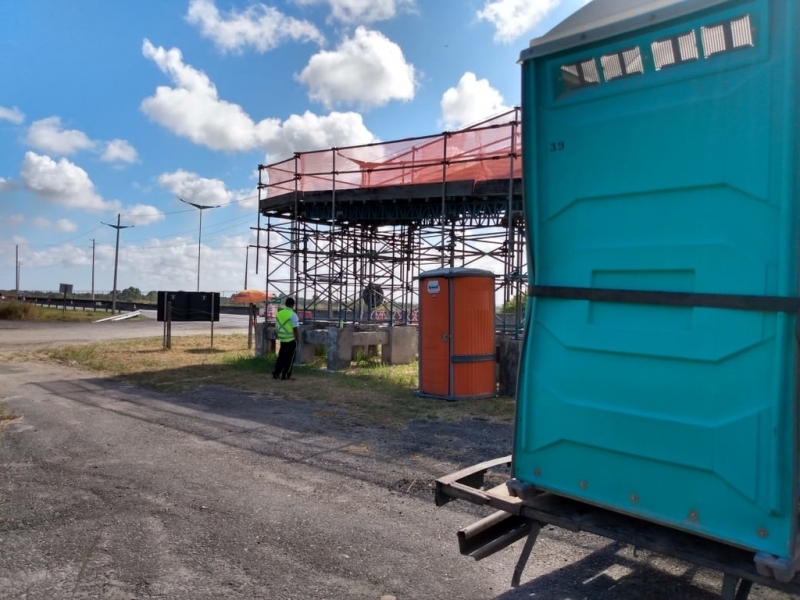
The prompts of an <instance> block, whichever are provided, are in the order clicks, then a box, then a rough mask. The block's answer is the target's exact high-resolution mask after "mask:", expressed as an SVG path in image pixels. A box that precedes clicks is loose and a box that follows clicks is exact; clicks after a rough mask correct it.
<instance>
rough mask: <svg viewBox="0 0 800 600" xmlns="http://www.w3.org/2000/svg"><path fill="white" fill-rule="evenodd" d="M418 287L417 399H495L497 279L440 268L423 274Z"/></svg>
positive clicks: (476, 272) (486, 274)
mask: <svg viewBox="0 0 800 600" xmlns="http://www.w3.org/2000/svg"><path fill="white" fill-rule="evenodd" d="M419 282H420V286H419V295H420V302H419V392H418V393H419V395H422V396H432V397H436V398H443V399H446V400H456V399H465V398H485V397H488V396H493V395H494V394H495V392H496V378H495V362H496V361H495V342H494V274H493V273H491V272H490V271H484V270H480V269H465V268H461V269H437V270H434V271H428V272H426V273H422V274H421V275H420V277H419Z"/></svg>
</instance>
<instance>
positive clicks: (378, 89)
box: [297, 27, 417, 107]
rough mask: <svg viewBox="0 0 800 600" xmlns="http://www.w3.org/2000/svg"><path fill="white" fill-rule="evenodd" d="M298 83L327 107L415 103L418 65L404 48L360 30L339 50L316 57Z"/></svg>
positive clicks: (319, 53)
mask: <svg viewBox="0 0 800 600" xmlns="http://www.w3.org/2000/svg"><path fill="white" fill-rule="evenodd" d="M297 79H298V80H299V81H301V82H302V83H304V84H305V85H306V86H308V90H309V97H310V98H311V99H312V100H316V101H319V102H322V103H323V104H324V105H325V106H326V107H331V106H333V105H336V104H355V105H358V106H361V107H370V106H382V105H384V104H386V103H387V102H389V101H390V100H413V98H414V93H415V92H416V87H417V79H416V71H415V69H414V65H412V64H410V63H408V62H406V59H405V56H403V50H402V49H401V48H400V46H398V45H397V44H396V43H395V42H393V41H392V40H390V39H389V38H387V37H386V36H385V35H383V34H382V33H380V32H379V31H372V30H369V29H366V28H365V27H358V28H357V29H356V31H355V33H354V34H353V37H351V38H345V40H344V41H343V42H342V43H341V44H339V46H338V47H337V48H336V50H332V51H328V50H322V51H320V52H318V53H317V54H315V55H314V56H312V57H311V59H310V60H309V61H308V65H306V67H305V68H304V69H303V70H302V72H301V73H300V74H299V75H298V76H297Z"/></svg>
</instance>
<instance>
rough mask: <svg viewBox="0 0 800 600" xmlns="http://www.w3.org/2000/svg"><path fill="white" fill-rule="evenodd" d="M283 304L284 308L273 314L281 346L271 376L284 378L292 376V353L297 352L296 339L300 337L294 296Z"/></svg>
mask: <svg viewBox="0 0 800 600" xmlns="http://www.w3.org/2000/svg"><path fill="white" fill-rule="evenodd" d="M284 305H285V308H282V309H281V310H279V311H278V314H277V315H275V326H276V329H277V335H278V341H279V342H280V343H281V348H280V350H279V351H278V360H276V361H275V369H274V370H273V371H272V378H273V379H278V378H280V379H284V380H285V379H291V378H292V365H294V355H295V353H296V352H297V341H298V340H299V339H300V333H299V330H298V327H299V326H300V322H299V320H298V319H297V313H295V312H294V298H287V299H286V302H284Z"/></svg>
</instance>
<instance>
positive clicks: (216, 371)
mask: <svg viewBox="0 0 800 600" xmlns="http://www.w3.org/2000/svg"><path fill="white" fill-rule="evenodd" d="M161 346H162V340H161V339H160V338H148V339H138V340H125V341H115V342H107V343H99V344H89V345H75V346H63V347H59V348H50V349H45V350H40V351H37V352H35V355H37V356H40V357H44V358H46V359H49V360H55V361H58V362H62V363H67V364H69V365H72V366H80V367H82V368H86V369H90V370H93V371H98V372H102V373H105V374H108V375H114V376H120V377H124V378H125V379H127V380H130V381H133V382H135V383H137V384H139V385H142V386H144V387H149V388H152V389H156V390H160V391H167V392H186V391H191V390H192V389H196V388H197V387H198V386H201V385H212V384H213V385H222V386H228V387H232V388H237V389H243V390H248V391H252V392H255V393H265V392H277V393H279V394H280V395H281V396H282V397H285V398H286V399H288V400H313V401H316V402H319V403H320V404H321V405H322V406H323V408H322V413H323V414H324V415H325V416H326V417H329V418H334V419H336V420H340V421H345V422H351V423H372V424H381V425H387V426H401V425H403V424H405V423H406V422H408V421H409V420H413V419H443V420H447V421H453V420H457V419H459V418H462V417H466V416H468V417H482V418H488V419H492V420H499V421H503V422H511V421H512V420H513V416H514V400H513V399H512V398H506V397H496V398H486V399H482V400H465V401H459V402H444V401H441V400H434V399H430V398H418V397H416V396H415V395H414V394H413V392H414V390H416V389H417V385H418V384H417V373H418V371H417V368H418V367H417V364H416V363H414V364H411V365H398V366H386V365H383V364H382V363H381V362H380V359H378V358H368V357H364V356H359V357H358V358H357V360H355V361H353V364H352V366H351V368H350V369H348V370H346V371H339V372H329V371H327V370H326V369H325V359H324V357H317V359H316V361H314V362H312V363H309V364H306V365H302V366H299V367H295V369H294V371H293V373H292V376H293V377H294V378H295V379H294V380H293V381H275V380H273V379H272V376H271V374H270V373H271V371H272V368H273V366H274V364H275V356H274V355H267V356H262V357H253V356H252V355H251V354H250V353H249V352H248V351H247V336H245V335H223V336H220V335H217V336H215V337H214V350H213V351H211V350H210V347H209V346H210V339H209V337H208V336H186V337H175V338H173V339H172V349H171V350H163V349H162V347H161Z"/></svg>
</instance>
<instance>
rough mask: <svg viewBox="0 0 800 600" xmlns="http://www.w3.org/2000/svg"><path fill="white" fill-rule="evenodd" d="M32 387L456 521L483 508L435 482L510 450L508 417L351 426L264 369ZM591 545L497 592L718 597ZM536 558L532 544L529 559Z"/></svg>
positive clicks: (686, 575) (688, 599)
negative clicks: (260, 383) (233, 379)
mask: <svg viewBox="0 0 800 600" xmlns="http://www.w3.org/2000/svg"><path fill="white" fill-rule="evenodd" d="M174 375H175V377H176V378H183V379H186V378H187V375H191V376H194V377H200V375H198V371H197V370H196V369H194V370H191V371H189V373H187V370H186V369H176V370H175V373H174ZM320 384H321V385H324V379H320ZM37 385H39V387H41V388H42V389H44V390H46V391H47V392H49V393H51V394H54V395H57V396H60V397H63V398H67V399H69V400H72V401H73V402H76V403H78V404H81V405H84V406H86V407H93V408H96V409H101V410H105V411H110V412H113V413H116V414H119V415H124V416H126V417H128V418H131V419H137V420H140V421H142V422H146V423H150V424H154V425H157V426H160V427H163V428H165V430H166V431H167V432H168V431H180V432H183V433H186V434H190V435H192V436H197V437H198V438H201V439H202V440H204V441H207V442H212V443H219V444H224V445H227V446H230V447H233V448H237V449H241V450H243V451H247V452H255V453H259V454H261V455H264V456H270V457H273V458H277V459H280V460H285V461H288V462H295V463H303V464H305V465H312V466H314V467H315V468H318V469H323V470H326V471H329V472H331V473H335V474H339V475H342V476H345V477H346V478H347V479H348V480H350V481H354V482H355V481H362V482H368V483H370V484H374V485H377V486H381V487H383V488H385V489H387V490H388V493H390V494H401V495H412V496H416V497H418V498H421V499H423V500H425V501H427V502H430V503H431V507H432V511H435V510H456V511H458V512H460V513H463V514H464V525H467V524H469V523H470V522H472V521H474V520H475V517H477V516H480V515H484V514H486V513H485V512H484V511H483V509H481V508H480V507H473V506H472V505H468V504H466V503H453V504H450V505H448V506H447V507H444V508H441V509H435V508H433V482H434V480H435V479H436V478H437V477H439V476H441V475H444V474H447V473H449V472H452V471H454V470H457V469H458V468H462V467H465V466H468V465H471V464H474V463H477V462H481V461H484V460H488V459H491V458H496V457H499V456H503V455H506V454H509V453H510V451H511V440H512V427H511V425H507V424H499V423H495V422H491V421H488V420H481V419H474V418H473V419H463V420H460V421H454V422H444V421H425V420H421V421H414V422H410V423H409V424H408V425H407V426H406V427H405V428H403V429H396V428H389V427H381V426H368V425H362V424H353V423H351V422H348V421H347V420H346V419H338V418H335V416H334V418H331V416H330V414H328V413H327V411H326V407H325V406H323V405H321V404H318V403H314V402H308V401H298V400H286V399H285V397H283V396H282V391H281V386H282V385H287V383H282V382H276V381H273V380H272V378H271V377H269V375H268V374H265V375H264V388H263V391H262V392H261V393H252V392H248V391H244V390H238V389H232V388H227V387H222V386H217V385H208V386H200V387H199V388H197V389H195V390H193V391H192V392H189V393H179V394H173V393H159V392H155V391H152V390H148V389H144V388H140V387H138V386H136V385H134V384H131V383H129V382H127V381H125V380H124V379H119V378H90V379H77V380H57V381H51V382H47V383H40V384H37ZM431 401H432V402H436V400H431ZM455 533H456V532H455V531H453V537H452V543H453V547H454V548H455V547H456V543H457V542H456V536H455ZM547 535H551V536H555V538H559V537H561V538H562V539H565V540H566V539H568V536H570V535H572V534H567V533H565V532H559V531H555V532H552V530H551V532H548V534H547ZM567 543H568V542H567ZM595 543H597V546H595V547H599V548H600V549H599V550H596V551H594V552H592V553H591V554H589V555H588V556H587V557H586V558H585V559H583V560H578V561H574V562H569V563H565V565H564V566H563V567H561V568H557V569H556V570H553V571H552V572H550V573H548V574H545V575H542V576H539V577H536V578H534V579H532V580H530V581H527V582H526V583H524V584H523V585H522V586H521V587H520V588H517V589H515V590H508V591H506V592H503V593H501V594H500V595H499V596H497V598H498V599H499V600H519V599H544V598H546V599H548V600H568V599H577V598H591V599H609V600H623V599H628V600H629V599H633V598H636V599H639V598H648V599H652V600H659V599H662V598H663V599H665V600H666V599H667V598H669V599H672V598H682V599H684V600H711V599H712V598H717V597H718V595H717V594H713V593H711V592H708V591H706V590H704V589H701V588H699V587H697V586H696V585H694V584H693V582H692V577H693V576H694V575H695V571H693V570H688V571H685V572H683V573H682V574H681V575H671V574H669V573H667V572H665V571H664V570H662V569H659V568H657V567H655V566H652V565H651V564H650V563H649V562H644V561H642V560H641V559H635V558H633V557H631V556H626V553H627V554H630V552H629V551H628V550H627V549H626V548H625V546H624V545H620V544H616V543H609V544H607V545H605V547H603V545H602V544H603V542H602V541H601V540H600V541H596V542H595ZM515 548H516V549H515V550H514V556H516V553H517V552H518V551H519V549H520V548H521V545H520V544H519V543H518V544H517V545H516V546H515ZM463 560H471V559H468V558H463ZM536 560H537V558H536V549H534V553H533V556H532V557H531V563H534V562H535V561H536ZM566 560H567V559H565V561H566ZM659 560H662V561H663V560H664V559H659ZM668 562H669V564H670V565H671V568H670V570H671V571H681V570H682V569H681V566H680V564H679V563H677V562H675V561H668ZM676 565H678V567H677V568H676ZM684 568H685V566H684ZM711 577H712V579H713V578H714V575H711ZM707 579H708V575H707V576H706V580H707ZM523 581H525V579H523Z"/></svg>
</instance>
